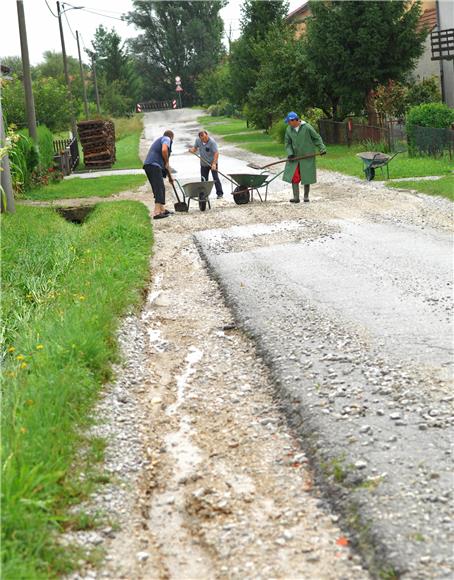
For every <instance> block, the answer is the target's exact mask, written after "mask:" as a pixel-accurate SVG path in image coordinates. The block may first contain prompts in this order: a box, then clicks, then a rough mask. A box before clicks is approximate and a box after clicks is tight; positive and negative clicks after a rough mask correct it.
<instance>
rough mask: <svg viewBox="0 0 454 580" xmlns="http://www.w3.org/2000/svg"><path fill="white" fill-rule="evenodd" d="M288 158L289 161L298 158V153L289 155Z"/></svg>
mask: <svg viewBox="0 0 454 580" xmlns="http://www.w3.org/2000/svg"><path fill="white" fill-rule="evenodd" d="M287 159H288V161H293V160H294V159H296V155H289V156H288V157H287Z"/></svg>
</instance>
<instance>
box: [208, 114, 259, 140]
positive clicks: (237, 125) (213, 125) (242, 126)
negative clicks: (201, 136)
mask: <svg viewBox="0 0 454 580" xmlns="http://www.w3.org/2000/svg"><path fill="white" fill-rule="evenodd" d="M197 121H198V122H199V123H200V126H201V127H205V128H206V129H207V131H210V133H215V134H216V135H230V134H233V133H243V132H246V131H247V132H250V133H254V132H256V131H257V129H254V128H253V127H249V128H248V127H247V126H246V121H244V120H243V119H233V118H231V117H209V116H204V117H199V118H198V119H197Z"/></svg>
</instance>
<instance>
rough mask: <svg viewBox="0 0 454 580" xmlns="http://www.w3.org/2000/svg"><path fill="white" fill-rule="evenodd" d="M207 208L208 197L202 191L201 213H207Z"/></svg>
mask: <svg viewBox="0 0 454 580" xmlns="http://www.w3.org/2000/svg"><path fill="white" fill-rule="evenodd" d="M206 208H207V200H206V196H205V193H204V192H203V191H201V192H200V193H199V209H200V211H205V210H206Z"/></svg>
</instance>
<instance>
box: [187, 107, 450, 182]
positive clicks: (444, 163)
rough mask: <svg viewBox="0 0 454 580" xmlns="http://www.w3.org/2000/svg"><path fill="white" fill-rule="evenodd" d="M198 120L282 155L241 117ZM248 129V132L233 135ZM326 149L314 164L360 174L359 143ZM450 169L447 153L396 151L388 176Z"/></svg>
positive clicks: (255, 148) (233, 139)
mask: <svg viewBox="0 0 454 580" xmlns="http://www.w3.org/2000/svg"><path fill="white" fill-rule="evenodd" d="M199 122H200V123H201V124H202V125H205V126H207V128H208V129H209V130H210V132H211V133H213V135H220V136H223V137H224V139H225V141H227V142H229V143H235V144H237V145H238V146H239V147H241V148H243V149H246V150H247V151H251V153H257V154H260V155H266V156H269V157H285V156H286V153H285V149H284V146H283V145H282V144H280V143H277V142H276V141H274V139H273V137H272V136H271V135H267V134H265V133H263V132H257V131H256V130H254V129H252V128H250V129H247V128H246V123H245V121H241V120H239V119H231V118H229V117H200V118H199ZM243 131H248V132H249V133H250V134H246V135H235V133H238V132H243ZM327 150H328V153H327V155H325V156H323V157H318V158H317V165H318V167H320V168H322V169H327V170H330V171H338V172H339V173H344V174H346V175H352V176H354V177H360V178H364V171H363V163H362V161H361V160H360V159H358V157H356V153H359V152H361V151H363V150H364V148H363V147H362V146H361V145H354V146H352V147H347V146H346V145H327ZM453 169H454V163H453V161H451V160H450V159H449V158H448V156H445V157H444V158H442V159H432V158H430V157H416V158H412V157H408V155H407V153H401V154H399V155H397V157H396V158H395V159H393V160H392V161H391V163H390V164H389V173H390V178H391V179H399V178H406V177H425V176H428V175H445V174H447V173H450V172H451V171H452V170H453ZM383 178H385V179H386V173H385V175H384V177H383V175H382V172H381V170H380V169H379V170H377V171H376V177H375V179H376V180H377V181H379V180H382V179H383Z"/></svg>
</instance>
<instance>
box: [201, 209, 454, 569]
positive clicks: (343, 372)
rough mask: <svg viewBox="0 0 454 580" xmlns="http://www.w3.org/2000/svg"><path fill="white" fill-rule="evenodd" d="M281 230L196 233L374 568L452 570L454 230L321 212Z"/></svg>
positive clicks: (320, 478) (324, 482)
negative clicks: (287, 237) (287, 233)
mask: <svg viewBox="0 0 454 580" xmlns="http://www.w3.org/2000/svg"><path fill="white" fill-rule="evenodd" d="M280 227H282V226H280V225H279V224H276V225H275V226H273V227H270V226H268V230H267V226H263V227H262V228H261V229H260V228H259V231H257V227H256V228H255V230H254V227H250V228H235V227H233V228H231V229H223V230H212V231H206V232H200V233H198V234H196V239H197V242H198V244H199V247H200V248H201V251H202V253H203V255H204V256H205V258H206V260H207V263H208V265H209V267H210V269H211V271H212V272H213V274H214V275H215V276H216V278H217V279H218V280H219V282H220V284H221V286H222V287H223V289H224V291H225V295H226V297H227V300H228V301H229V302H230V304H231V305H232V306H233V308H234V310H235V312H236V315H237V317H238V320H239V321H240V323H241V324H242V325H243V326H244V328H246V329H247V331H248V332H250V333H251V334H252V335H253V336H254V337H255V338H256V340H257V342H258V344H259V346H260V348H261V350H262V352H263V353H264V355H265V358H266V360H267V361H268V363H269V365H270V366H271V368H272V370H273V374H274V377H275V380H276V383H277V384H278V386H279V392H280V395H281V397H282V399H283V401H285V402H286V406H287V411H288V413H289V415H290V417H291V418H292V421H293V424H294V426H295V427H296V428H297V429H298V430H299V431H300V433H301V435H302V438H303V444H304V445H306V446H308V447H310V448H311V451H312V456H313V458H314V462H315V465H316V466H317V469H318V473H319V480H320V482H321V483H322V485H325V486H327V488H328V495H330V496H331V499H332V501H334V502H335V503H336V504H337V507H338V509H340V511H341V512H342V513H343V515H344V518H345V521H346V522H347V523H348V525H349V527H350V530H355V531H356V534H357V535H356V537H357V541H358V542H359V543H360V544H362V548H363V551H364V552H365V553H366V554H368V557H369V558H370V565H371V567H372V569H374V568H375V569H376V570H378V569H381V570H382V571H383V566H384V564H383V563H384V562H387V563H389V566H390V567H391V568H392V569H394V570H396V571H398V572H400V573H404V575H405V577H408V578H425V577H427V578H448V577H452V576H451V574H452V568H451V567H450V565H452V561H451V563H450V560H451V559H452V536H450V533H449V532H450V525H451V524H450V514H449V511H450V509H449V504H451V505H452V491H453V486H452V483H453V481H452V459H451V444H452V420H450V417H452V400H453V397H452V394H451V391H450V388H449V378H450V377H451V376H452V361H453V358H452V251H451V250H452V240H451V237H450V235H448V234H447V233H446V232H441V231H436V230H430V229H421V228H416V227H414V226H412V225H409V224H405V223H401V222H396V223H376V222H374V223H372V222H368V221H348V220H329V221H327V222H326V223H319V224H313V223H312V224H311V223H309V222H307V223H304V222H303V223H297V222H294V223H293V224H291V223H290V224H289V223H287V224H285V225H284V226H283V230H285V229H288V228H290V229H293V232H294V234H295V235H296V236H297V235H298V232H299V233H300V236H301V238H300V240H298V239H296V240H295V241H294V242H293V243H290V244H289V243H279V239H278V238H279V235H278V232H279V228H280ZM267 234H268V235H267ZM270 236H272V241H271V242H270ZM251 240H252V247H251ZM451 521H452V520H451ZM451 531H452V530H451ZM370 546H372V548H370V549H369V547H370ZM372 561H374V563H372ZM429 564H430V566H429ZM405 573H406V574H405Z"/></svg>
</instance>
